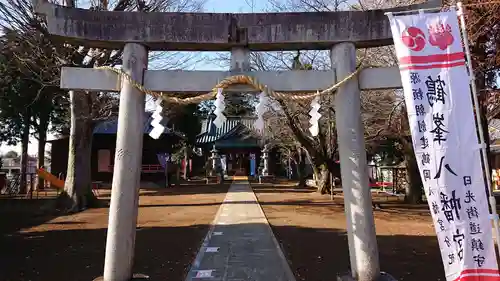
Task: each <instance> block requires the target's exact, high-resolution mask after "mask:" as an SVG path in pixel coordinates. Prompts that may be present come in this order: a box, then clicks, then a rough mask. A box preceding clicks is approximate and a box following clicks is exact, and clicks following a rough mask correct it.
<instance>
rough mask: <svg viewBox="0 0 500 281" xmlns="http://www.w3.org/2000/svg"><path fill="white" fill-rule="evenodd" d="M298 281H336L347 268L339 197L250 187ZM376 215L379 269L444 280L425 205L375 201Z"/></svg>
mask: <svg viewBox="0 0 500 281" xmlns="http://www.w3.org/2000/svg"><path fill="white" fill-rule="evenodd" d="M253 189H254V191H255V193H256V195H257V197H258V199H259V202H260V203H261V205H262V208H263V209H264V212H265V214H266V216H267V218H268V220H269V223H270V224H271V226H272V228H273V231H274V234H275V236H276V238H277V239H278V241H279V242H280V244H281V247H282V248H283V250H284V252H285V255H286V257H287V258H288V260H289V262H290V265H291V267H292V270H293V271H294V273H295V276H296V278H297V280H298V281H299V280H307V281H324V280H336V279H335V275H336V274H337V273H339V272H340V273H342V272H346V271H347V270H348V268H349V254H348V245H347V236H346V221H345V215H344V209H343V206H342V205H341V204H342V198H339V197H337V198H335V199H334V202H333V203H332V201H331V200H330V196H328V195H320V194H318V193H316V192H314V190H310V189H300V190H299V189H295V188H293V187H292V186H290V185H289V186H284V185H281V186H279V185H275V186H274V187H272V186H263V185H257V184H255V185H253ZM375 200H376V201H379V202H381V205H382V209H381V210H375V223H376V230H377V242H378V248H379V252H380V263H381V269H382V270H383V271H386V272H388V273H390V274H391V275H393V276H394V277H395V278H396V279H397V280H405V281H421V280H432V281H435V280H445V279H444V271H443V266H442V262H441V255H440V253H439V247H438V241H437V239H436V236H435V232H434V227H433V225H432V221H431V218H430V213H429V211H428V207H427V205H418V206H408V205H403V204H401V202H394V201H390V202H385V200H386V199H385V198H377V199H375Z"/></svg>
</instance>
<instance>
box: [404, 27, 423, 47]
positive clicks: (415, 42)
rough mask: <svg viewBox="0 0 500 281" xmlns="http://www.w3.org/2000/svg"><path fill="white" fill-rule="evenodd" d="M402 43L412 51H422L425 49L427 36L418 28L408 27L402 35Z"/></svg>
mask: <svg viewBox="0 0 500 281" xmlns="http://www.w3.org/2000/svg"><path fill="white" fill-rule="evenodd" d="M401 41H403V44H405V45H406V47H408V48H409V49H410V50H412V51H416V52H418V51H422V50H423V49H424V47H425V34H424V32H423V31H422V30H420V29H419V28H416V27H413V26H411V27H408V28H407V29H406V30H405V31H403V34H402V35H401Z"/></svg>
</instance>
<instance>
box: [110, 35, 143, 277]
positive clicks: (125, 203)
mask: <svg viewBox="0 0 500 281" xmlns="http://www.w3.org/2000/svg"><path fill="white" fill-rule="evenodd" d="M147 63H148V52H147V50H146V48H145V47H144V46H142V45H140V44H136V43H129V44H126V45H125V48H124V50H123V66H122V69H123V71H124V72H125V73H127V74H128V75H130V76H131V77H132V79H133V80H134V81H137V82H138V83H142V82H143V77H144V71H145V70H146V68H147ZM144 110H145V99H144V94H143V93H141V92H140V91H139V90H138V89H137V88H135V87H134V86H133V85H132V84H131V83H130V82H129V81H128V80H127V79H123V80H122V88H121V91H120V107H119V113H118V132H117V137H116V154H115V165H114V171H113V184H112V189H111V205H110V208H109V223H108V236H107V240H106V257H105V261H104V281H128V280H130V279H131V278H132V265H133V260H134V248H135V231H136V226H137V208H138V201H139V185H140V177H141V163H142V141H143V137H144V121H143V120H144Z"/></svg>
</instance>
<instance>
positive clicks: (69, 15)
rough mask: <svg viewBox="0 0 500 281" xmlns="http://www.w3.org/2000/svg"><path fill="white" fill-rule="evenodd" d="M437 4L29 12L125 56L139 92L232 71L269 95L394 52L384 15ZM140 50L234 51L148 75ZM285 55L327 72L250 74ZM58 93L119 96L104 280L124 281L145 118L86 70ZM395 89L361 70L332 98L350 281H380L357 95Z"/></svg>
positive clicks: (110, 76) (139, 104)
mask: <svg viewBox="0 0 500 281" xmlns="http://www.w3.org/2000/svg"><path fill="white" fill-rule="evenodd" d="M440 5H441V1H430V2H427V3H425V4H420V5H411V6H407V7H401V8H396V9H388V10H372V11H341V12H321V13H270V14H265V13H259V14H253V13H250V14H227V13H226V14H222V13H219V14H217V13H135V12H108V11H89V10H83V9H75V8H65V7H62V6H58V5H54V4H50V3H48V2H46V1H43V0H38V1H37V0H34V7H35V10H36V11H37V12H38V13H40V14H44V15H45V16H46V18H47V24H48V30H49V33H50V34H52V35H53V36H54V37H57V38H59V39H62V40H65V41H66V42H68V43H71V44H75V45H78V44H80V45H84V46H87V47H95V48H107V49H121V48H124V50H125V51H124V58H123V61H124V63H123V70H124V71H125V72H126V73H128V74H130V75H131V76H132V77H133V79H134V80H135V81H137V82H142V83H143V85H144V86H145V88H147V89H149V90H152V91H161V92H166V93H168V92H172V93H173V92H175V93H179V92H186V93H200V92H201V93H202V92H208V91H210V90H211V87H212V86H213V85H215V84H217V82H218V81H221V80H222V79H224V78H225V77H227V76H230V75H231V74H234V71H238V72H239V73H242V74H246V75H251V76H253V77H255V78H257V79H258V80H259V81H260V82H261V83H263V84H265V85H267V86H269V87H271V88H272V89H273V90H275V91H279V92H315V91H316V90H317V89H324V88H327V87H328V86H330V85H331V84H333V83H334V82H336V81H339V80H340V79H342V78H344V77H346V76H348V75H349V74H350V73H352V72H353V71H354V70H355V63H356V62H355V61H356V56H355V50H356V48H369V47H378V46H385V45H390V44H392V35H391V32H390V26H389V22H388V20H387V18H386V16H385V15H384V13H385V12H389V11H392V12H395V11H402V10H416V9H425V8H433V7H437V6H440ZM147 50H151V51H161V50H168V51H232V54H233V59H232V63H231V65H232V67H231V69H232V72H225V71H156V70H146V68H147ZM289 50H330V53H331V60H332V67H333V69H332V70H330V71H317V70H310V71H286V72H263V71H260V72H249V71H248V70H249V69H248V64H247V58H248V52H249V51H289ZM82 77H85V79H82ZM169 81H172V83H169ZM61 88H64V89H72V90H89V91H117V92H118V91H119V92H120V93H121V97H120V108H119V110H120V111H119V127H118V136H117V146H116V149H117V153H116V159H115V171H114V176H113V186H112V195H111V207H110V220H109V228H108V237H107V243H106V259H105V266H104V280H105V281H125V280H129V279H130V278H131V277H132V264H133V253H134V244H135V226H136V221H137V200H138V185H139V177H140V164H141V163H140V159H141V153H142V135H139V134H142V130H139V129H138V128H139V124H142V122H141V121H142V120H141V119H142V116H143V115H141V114H142V113H143V112H144V98H143V95H142V94H140V93H139V92H138V91H137V90H136V89H135V88H134V87H133V86H132V85H131V84H130V83H129V82H127V81H126V80H120V79H119V77H118V76H117V75H116V74H115V73H111V72H109V71H107V70H96V69H87V68H68V67H65V68H63V69H62V77H61ZM396 88H401V80H400V75H399V69H398V68H397V67H389V68H372V69H365V70H363V71H362V72H361V73H360V74H359V76H358V77H357V78H355V79H351V80H350V81H349V82H347V83H346V84H344V85H343V86H342V87H340V88H339V89H338V93H337V96H336V98H335V105H336V108H337V115H336V122H337V130H338V132H337V134H338V139H339V150H340V163H341V175H342V182H343V191H344V194H345V199H344V200H345V213H346V219H347V225H348V242H349V254H350V261H351V278H353V279H355V280H358V281H375V280H379V278H380V268H379V257H378V250H377V243H376V236H375V226H374V221H373V211H372V207H371V193H370V189H369V188H368V174H367V169H366V165H367V164H366V157H365V145H364V137H363V136H364V134H363V125H362V123H361V116H360V114H361V112H360V96H359V94H360V91H362V90H381V89H396ZM229 90H231V89H229ZM234 90H235V91H242V90H243V91H252V90H251V89H245V88H243V89H242V88H241V87H235V88H234Z"/></svg>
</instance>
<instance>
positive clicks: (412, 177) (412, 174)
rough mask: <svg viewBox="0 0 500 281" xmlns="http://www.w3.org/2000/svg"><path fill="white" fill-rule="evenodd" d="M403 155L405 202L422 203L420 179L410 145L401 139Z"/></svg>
mask: <svg viewBox="0 0 500 281" xmlns="http://www.w3.org/2000/svg"><path fill="white" fill-rule="evenodd" d="M402 143H403V153H404V159H405V162H406V180H407V182H408V185H407V187H406V190H405V191H406V192H405V193H406V194H405V202H406V203H409V204H419V203H422V188H423V185H422V178H421V177H420V171H419V169H418V164H417V159H416V158H415V153H414V151H413V145H412V143H411V142H410V141H409V140H407V139H405V138H402Z"/></svg>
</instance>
